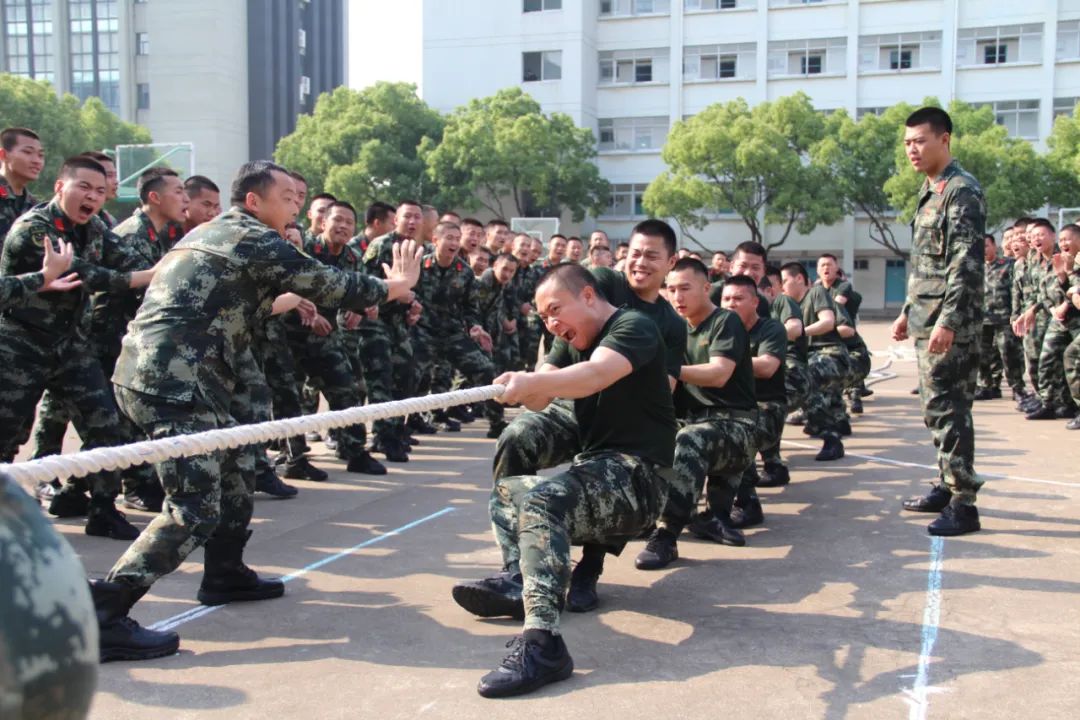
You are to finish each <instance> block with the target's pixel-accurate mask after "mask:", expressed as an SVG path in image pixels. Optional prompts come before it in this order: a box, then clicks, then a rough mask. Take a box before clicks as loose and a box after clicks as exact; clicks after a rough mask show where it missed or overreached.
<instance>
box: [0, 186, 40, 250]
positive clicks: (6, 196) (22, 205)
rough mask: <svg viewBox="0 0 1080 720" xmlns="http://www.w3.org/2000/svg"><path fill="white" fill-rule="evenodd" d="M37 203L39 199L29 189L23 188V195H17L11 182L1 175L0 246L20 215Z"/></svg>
mask: <svg viewBox="0 0 1080 720" xmlns="http://www.w3.org/2000/svg"><path fill="white" fill-rule="evenodd" d="M37 204H38V201H37V200H36V199H35V198H34V196H33V195H31V194H30V191H29V190H23V194H22V195H16V194H15V191H14V190H13V189H12V187H11V183H9V182H8V181H7V178H5V177H4V176H3V175H0V246H3V244H4V238H6V237H7V235H8V233H9V232H11V226H12V225H14V224H15V221H16V220H18V219H19V216H20V215H23V214H25V213H26V212H27V211H29V210H30V208H32V207H34V206H35V205H37Z"/></svg>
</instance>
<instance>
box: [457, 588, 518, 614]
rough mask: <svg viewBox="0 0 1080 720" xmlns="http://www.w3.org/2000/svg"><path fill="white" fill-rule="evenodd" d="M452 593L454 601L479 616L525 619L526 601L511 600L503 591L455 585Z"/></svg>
mask: <svg viewBox="0 0 1080 720" xmlns="http://www.w3.org/2000/svg"><path fill="white" fill-rule="evenodd" d="M450 594H451V595H452V596H453V597H454V602H456V603H457V604H458V605H460V606H461V607H462V608H464V609H465V610H467V611H468V612H470V613H472V614H473V615H476V616H477V617H483V618H492V617H512V618H514V619H515V620H524V619H525V603H524V602H523V601H522V600H511V599H510V598H508V597H506V596H505V595H503V594H501V593H496V592H492V591H490V590H487V589H485V588H480V587H476V586H473V585H455V586H454V588H453V589H452V590H451V591H450Z"/></svg>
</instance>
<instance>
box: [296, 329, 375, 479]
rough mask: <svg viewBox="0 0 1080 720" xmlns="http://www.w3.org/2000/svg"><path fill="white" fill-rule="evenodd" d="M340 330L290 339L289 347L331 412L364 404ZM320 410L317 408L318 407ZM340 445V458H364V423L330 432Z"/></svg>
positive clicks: (311, 384) (365, 429)
mask: <svg viewBox="0 0 1080 720" xmlns="http://www.w3.org/2000/svg"><path fill="white" fill-rule="evenodd" d="M341 333H342V331H341V330H335V331H334V332H332V333H330V335H328V336H327V337H319V336H318V335H315V334H314V333H304V334H303V335H294V334H291V333H290V335H289V347H290V349H291V350H292V353H293V358H294V359H295V360H296V365H297V368H298V369H299V370H300V372H302V373H303V374H304V375H306V376H307V385H308V386H309V387H311V388H312V390H314V391H315V393H316V395H315V396H316V402H317V401H318V395H319V393H321V394H322V396H323V397H324V398H326V404H327V405H329V406H330V409H331V410H346V409H348V408H351V407H357V406H359V405H362V404H363V402H364V401H363V397H362V396H361V394H360V389H359V386H358V382H360V381H359V380H358V378H359V377H360V373H357V372H356V371H355V370H354V369H353V365H352V362H351V361H350V360H349V353H348V351H347V350H346V346H345V342H344V340H343V338H342V336H341ZM316 407H317V406H316ZM330 436H331V437H333V438H334V439H335V440H336V441H337V444H338V447H337V454H338V455H339V456H340V457H342V458H344V459H346V460H351V459H353V458H355V457H360V456H361V455H363V453H364V450H365V446H366V445H367V428H365V427H364V425H363V423H361V424H358V425H350V426H348V427H344V428H338V429H335V430H331V431H330Z"/></svg>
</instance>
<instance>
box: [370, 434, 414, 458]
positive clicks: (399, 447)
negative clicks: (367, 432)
mask: <svg viewBox="0 0 1080 720" xmlns="http://www.w3.org/2000/svg"><path fill="white" fill-rule="evenodd" d="M407 448H408V445H406V444H404V443H402V442H401V441H400V440H398V439H397V438H395V437H392V436H390V435H387V436H385V437H381V438H376V439H375V442H373V443H372V444H371V451H372V452H378V453H382V454H383V456H384V457H385V458H386V459H387V460H389V461H390V462H401V463H405V462H409V451H408V450H407Z"/></svg>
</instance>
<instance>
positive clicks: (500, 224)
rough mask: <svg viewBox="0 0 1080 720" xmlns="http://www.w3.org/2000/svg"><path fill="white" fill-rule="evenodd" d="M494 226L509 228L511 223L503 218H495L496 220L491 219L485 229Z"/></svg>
mask: <svg viewBox="0 0 1080 720" xmlns="http://www.w3.org/2000/svg"><path fill="white" fill-rule="evenodd" d="M492 227H504V228H506V229H507V230H509V229H510V225H509V224H508V223H507V222H506V221H505V220H503V219H501V218H495V219H494V220H489V221H488V224H487V226H486V227H485V228H484V229H485V230H487V229H488V228H492Z"/></svg>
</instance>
